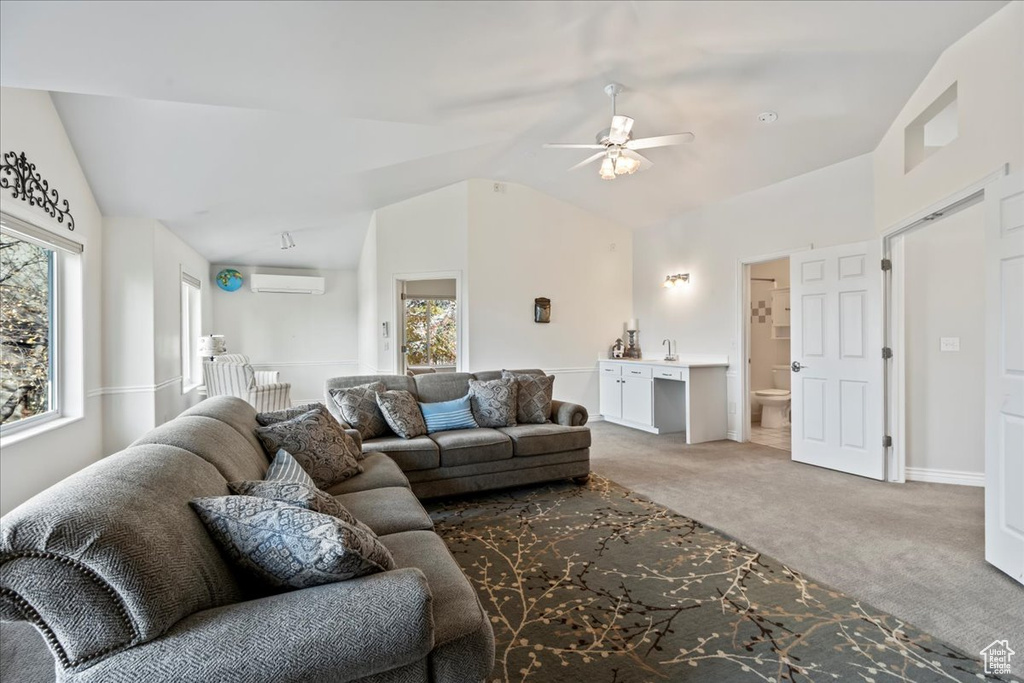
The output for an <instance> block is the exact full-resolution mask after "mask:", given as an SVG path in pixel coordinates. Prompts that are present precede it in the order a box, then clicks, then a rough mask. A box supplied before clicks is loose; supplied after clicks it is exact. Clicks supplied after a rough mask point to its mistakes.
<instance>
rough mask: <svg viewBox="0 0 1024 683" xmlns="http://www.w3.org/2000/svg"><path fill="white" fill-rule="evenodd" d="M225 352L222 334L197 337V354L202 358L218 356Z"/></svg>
mask: <svg viewBox="0 0 1024 683" xmlns="http://www.w3.org/2000/svg"><path fill="white" fill-rule="evenodd" d="M225 352H227V347H226V346H225V344H224V335H222V334H211V335H209V336H207V337H200V338H199V355H200V356H202V357H203V358H212V357H214V356H220V355H222V354H224V353H225Z"/></svg>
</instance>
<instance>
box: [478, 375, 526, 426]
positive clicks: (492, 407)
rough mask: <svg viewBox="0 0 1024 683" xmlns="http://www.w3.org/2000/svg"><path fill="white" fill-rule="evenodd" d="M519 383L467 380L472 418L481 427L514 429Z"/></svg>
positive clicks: (498, 380) (511, 381)
mask: <svg viewBox="0 0 1024 683" xmlns="http://www.w3.org/2000/svg"><path fill="white" fill-rule="evenodd" d="M518 394H519V383H518V382H517V381H516V380H514V379H504V378H502V379H492V380H489V381H484V382H482V381H480V380H475V379H471V380H469V400H470V406H471V407H472V409H473V418H474V419H475V420H476V423H477V424H478V425H480V426H481V427H514V426H515V425H516V397H517V396H518Z"/></svg>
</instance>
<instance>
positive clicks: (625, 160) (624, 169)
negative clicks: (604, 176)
mask: <svg viewBox="0 0 1024 683" xmlns="http://www.w3.org/2000/svg"><path fill="white" fill-rule="evenodd" d="M638 168H640V162H639V161H637V160H636V159H633V158H631V157H627V156H626V155H622V156H620V157H619V158H618V159H616V160H615V173H616V174H618V175H622V174H627V175H633V174H634V173H636V170H637V169H638Z"/></svg>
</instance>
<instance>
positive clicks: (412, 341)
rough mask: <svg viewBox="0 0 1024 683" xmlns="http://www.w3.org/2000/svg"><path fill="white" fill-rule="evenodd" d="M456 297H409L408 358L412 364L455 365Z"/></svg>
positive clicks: (406, 332) (406, 316)
mask: <svg viewBox="0 0 1024 683" xmlns="http://www.w3.org/2000/svg"><path fill="white" fill-rule="evenodd" d="M455 311H456V303H455V300H454V299H406V300H405V346H406V352H405V362H406V364H407V365H408V366H410V367H418V366H437V365H455V353H456V341H457V337H456V329H455Z"/></svg>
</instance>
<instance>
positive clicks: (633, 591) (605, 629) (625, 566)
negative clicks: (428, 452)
mask: <svg viewBox="0 0 1024 683" xmlns="http://www.w3.org/2000/svg"><path fill="white" fill-rule="evenodd" d="M428 510H429V511H430V513H431V516H432V517H433V519H434V521H435V523H436V525H437V531H438V532H439V533H440V534H441V536H442V537H443V538H444V539H445V541H446V543H447V544H448V547H449V548H450V549H451V551H452V553H453V554H454V555H455V557H456V559H457V560H458V561H459V563H460V565H461V566H462V568H463V570H464V571H465V572H466V575H467V576H468V577H469V578H470V579H471V580H472V581H473V583H474V585H475V586H476V588H477V590H478V591H479V596H480V599H481V601H482V602H483V605H484V609H485V610H486V611H487V612H488V614H489V615H490V616H491V622H492V625H493V627H494V634H495V640H496V646H497V654H496V660H495V668H494V672H493V675H492V679H493V680H494V681H501V682H506V681H508V682H511V681H522V682H529V683H562V682H565V683H569V682H570V681H573V682H575V681H584V682H586V683H633V682H640V681H682V680H686V681H775V682H781V681H834V680H840V681H858V682H864V683H872V682H874V681H879V682H881V681H968V680H969V681H977V680H979V679H984V680H1008V679H1005V678H999V677H995V676H985V674H984V673H983V672H982V671H983V670H982V666H981V664H980V662H979V661H977V660H976V659H975V658H973V657H968V656H966V655H964V654H962V653H959V652H957V651H956V650H954V649H952V648H950V647H949V646H947V645H945V644H943V643H942V642H939V641H937V640H935V639H934V638H932V637H931V636H929V635H927V634H925V633H922V632H920V631H918V630H917V629H915V628H913V627H912V626H910V625H908V624H906V623H904V622H902V621H900V620H899V619H897V618H896V617H893V616H892V615H889V614H886V613H884V612H880V611H878V610H877V609H874V608H873V607H871V606H870V605H867V604H864V603H863V602H860V601H858V600H855V599H853V598H850V597H848V596H846V595H843V594H842V593H839V592H838V591H835V590H832V589H830V588H828V587H827V586H822V585H820V584H818V583H817V582H815V581H813V580H812V579H810V578H808V577H806V576H803V575H801V574H800V573H798V572H795V571H792V570H791V569H789V568H787V567H786V566H785V565H783V564H781V563H780V562H778V561H777V560H774V559H772V558H770V557H766V556H764V555H762V554H760V553H758V552H757V551H755V550H752V549H751V548H747V547H746V546H744V545H742V544H741V543H739V542H737V541H735V540H733V539H731V538H729V537H728V536H725V535H723V534H721V533H719V532H717V531H715V530H714V529H710V528H708V527H705V526H703V525H702V524H701V523H700V522H697V521H694V520H692V519H687V518H686V517H683V516H681V515H678V514H676V513H674V512H672V511H670V510H668V509H666V508H664V507H662V506H660V505H658V504H656V503H653V502H651V501H649V500H647V499H645V498H643V497H642V496H640V495H638V494H635V493H633V492H631V491H629V490H627V489H625V488H622V487H621V486H619V485H618V484H615V483H614V482H611V481H609V480H607V479H603V478H601V477H598V476H592V477H591V479H590V482H589V483H588V484H587V485H586V486H582V487H580V486H575V485H573V484H571V483H568V482H566V483H564V484H561V483H559V484H554V485H549V486H539V487H530V488H518V489H510V490H508V491H501V492H498V493H492V494H482V495H479V496H474V497H468V498H459V499H456V500H450V501H446V502H438V503H433V504H431V505H428Z"/></svg>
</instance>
